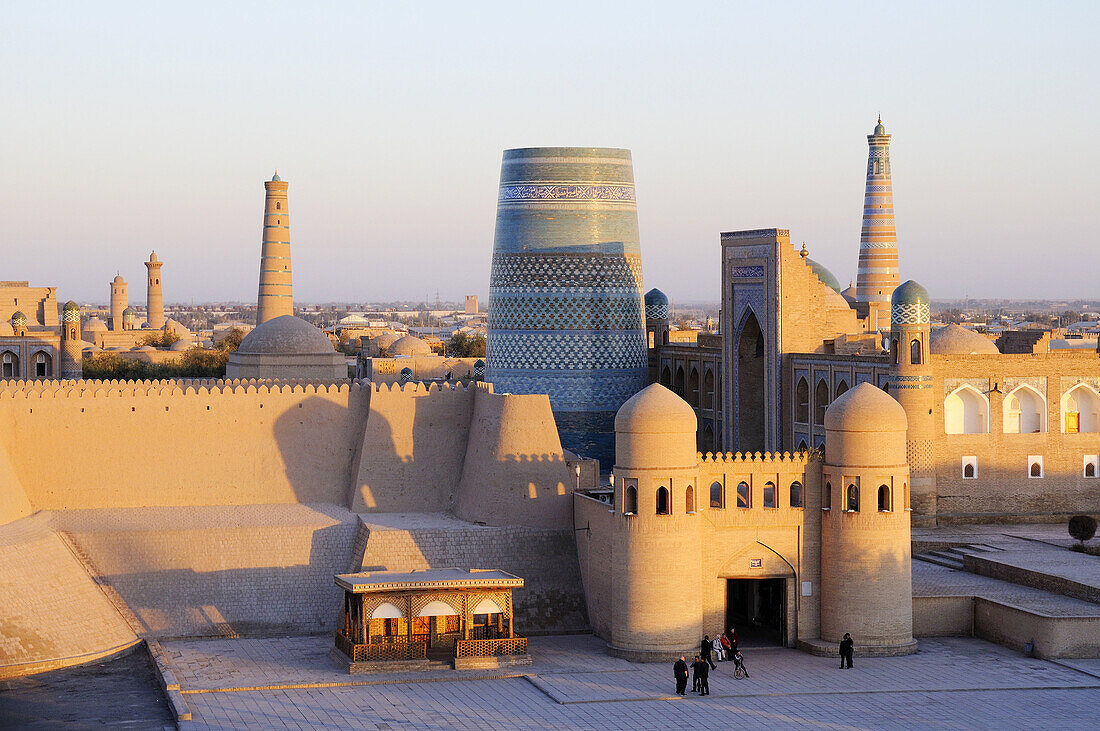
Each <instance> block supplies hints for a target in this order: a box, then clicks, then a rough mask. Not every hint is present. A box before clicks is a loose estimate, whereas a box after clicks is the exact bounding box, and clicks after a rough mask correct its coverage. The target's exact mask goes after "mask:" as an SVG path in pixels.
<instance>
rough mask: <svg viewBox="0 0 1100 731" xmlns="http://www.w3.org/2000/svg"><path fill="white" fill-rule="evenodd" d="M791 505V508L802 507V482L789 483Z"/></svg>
mask: <svg viewBox="0 0 1100 731" xmlns="http://www.w3.org/2000/svg"><path fill="white" fill-rule="evenodd" d="M791 507H792V508H801V507H802V483H801V482H792V483H791Z"/></svg>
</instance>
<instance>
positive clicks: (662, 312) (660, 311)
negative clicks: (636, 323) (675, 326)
mask: <svg viewBox="0 0 1100 731" xmlns="http://www.w3.org/2000/svg"><path fill="white" fill-rule="evenodd" d="M645 319H647V320H667V319H668V297H667V296H666V295H665V293H664V292H662V291H661V290H659V289H651V290H649V291H648V292H646V293H645Z"/></svg>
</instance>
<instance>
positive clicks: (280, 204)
mask: <svg viewBox="0 0 1100 731" xmlns="http://www.w3.org/2000/svg"><path fill="white" fill-rule="evenodd" d="M275 210H276V211H281V210H283V204H282V203H279V202H276V203H275Z"/></svg>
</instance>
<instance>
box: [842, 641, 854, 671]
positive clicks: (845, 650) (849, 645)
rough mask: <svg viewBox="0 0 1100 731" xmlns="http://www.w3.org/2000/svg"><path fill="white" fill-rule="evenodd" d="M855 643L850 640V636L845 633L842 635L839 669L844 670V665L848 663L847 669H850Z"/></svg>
mask: <svg viewBox="0 0 1100 731" xmlns="http://www.w3.org/2000/svg"><path fill="white" fill-rule="evenodd" d="M855 644H856V643H855V642H854V641H853V640H852V636H851V635H850V634H848V633H847V632H845V633H844V639H843V640H841V641H840V669H841V670H843V669H844V667H845V666H844V663H848V669H851V667H852V654H853V651H854V649H855Z"/></svg>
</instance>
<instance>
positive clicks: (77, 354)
mask: <svg viewBox="0 0 1100 731" xmlns="http://www.w3.org/2000/svg"><path fill="white" fill-rule="evenodd" d="M84 345H85V343H84V341H83V339H81V337H80V305H78V304H77V303H75V302H73V301H72V300H69V301H68V302H66V303H65V307H64V308H63V309H62V311H61V377H62V378H64V379H67V380H74V381H78V380H80V379H81V378H82V377H83V362H84V353H83V347H84Z"/></svg>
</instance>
